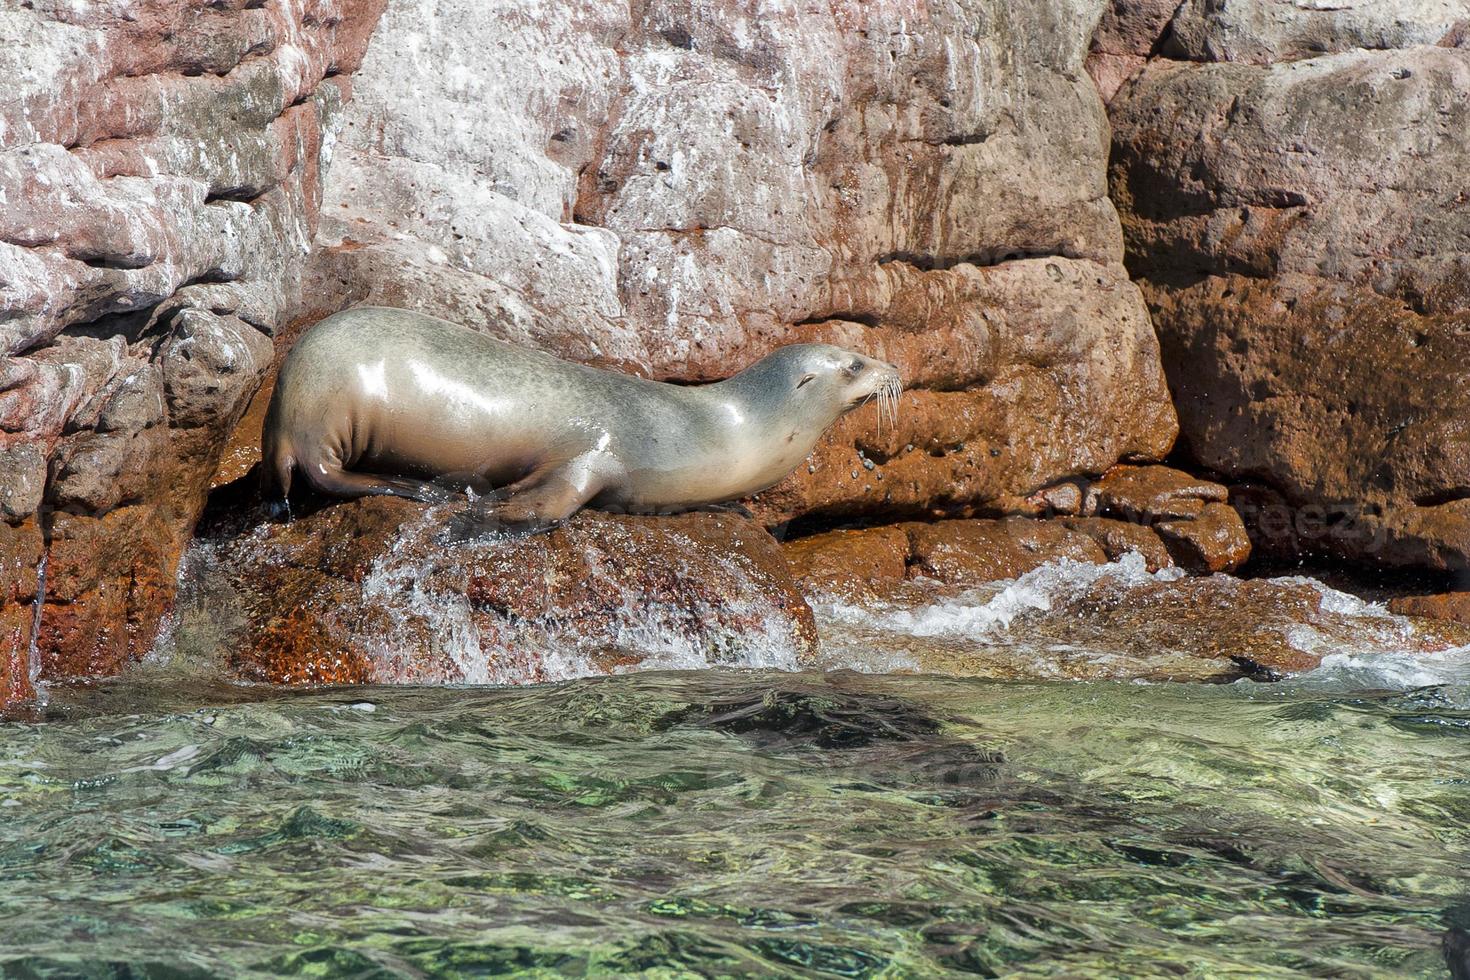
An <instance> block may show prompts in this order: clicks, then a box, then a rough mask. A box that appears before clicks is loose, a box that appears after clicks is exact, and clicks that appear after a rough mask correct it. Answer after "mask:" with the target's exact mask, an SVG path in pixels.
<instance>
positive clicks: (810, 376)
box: [796, 374, 816, 388]
mask: <svg viewBox="0 0 1470 980" xmlns="http://www.w3.org/2000/svg"><path fill="white" fill-rule="evenodd" d="M815 377H816V375H815V374H807V375H803V376H802V379H801V380H800V381H798V382H797V383H796V387H798V388H800V387H801V386H802V385H804V384H806V383H807V382H808V381H811V380H812V379H813V378H815Z"/></svg>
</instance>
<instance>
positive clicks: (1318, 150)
mask: <svg viewBox="0 0 1470 980" xmlns="http://www.w3.org/2000/svg"><path fill="white" fill-rule="evenodd" d="M1401 8H1402V9H1401ZM1277 14H1280V15H1281V16H1280V18H1277V16H1276V15H1277ZM1463 17H1464V11H1463V10H1459V11H1456V10H1455V5H1446V4H1442V3H1438V2H1436V0H1428V2H1425V3H1413V4H1408V5H1395V6H1393V7H1392V9H1391V10H1390V9H1389V8H1381V9H1380V8H1379V7H1376V6H1374V5H1361V6H1351V7H1345V8H1343V9H1341V10H1337V9H1334V10H1330V11H1329V10H1327V9H1326V8H1323V9H1321V10H1317V9H1313V10H1307V9H1306V8H1302V9H1300V10H1298V9H1295V8H1293V9H1287V7H1286V6H1283V5H1279V4H1265V3H1255V2H1252V0H1247V2H1244V3H1241V4H1234V3H1232V4H1231V5H1230V6H1229V8H1228V9H1225V8H1219V9H1216V8H1214V7H1212V6H1210V5H1201V4H1195V3H1190V4H1186V5H1185V6H1184V7H1183V8H1181V11H1180V14H1179V19H1178V20H1176V23H1175V33H1176V37H1177V38H1178V39H1179V42H1180V43H1181V44H1186V43H1187V44H1191V45H1196V47H1195V48H1192V49H1191V56H1195V55H1198V54H1200V53H1202V52H1206V49H1209V50H1208V53H1209V55H1210V57H1230V58H1235V57H1241V58H1249V59H1252V60H1263V59H1264V60H1267V61H1269V60H1271V59H1275V58H1278V57H1294V56H1296V53H1297V52H1298V51H1299V50H1302V49H1301V48H1299V47H1298V41H1302V42H1303V43H1304V44H1305V46H1306V49H1307V50H1310V49H1314V48H1316V47H1319V46H1320V45H1322V44H1326V45H1327V47H1328V48H1329V49H1331V48H1333V47H1336V46H1338V45H1339V43H1341V44H1342V45H1343V46H1347V47H1356V46H1357V45H1358V44H1360V43H1363V44H1367V43H1369V42H1370V41H1372V43H1373V44H1375V45H1376V44H1378V43H1382V44H1386V45H1390V46H1391V45H1394V44H1399V43H1406V44H1407V43H1416V44H1418V43H1423V42H1426V41H1433V39H1435V38H1437V37H1438V36H1439V35H1440V33H1441V32H1443V31H1446V30H1448V28H1447V25H1449V24H1450V23H1451V22H1458V20H1459V19H1462V18H1463ZM1263 18H1264V19H1263ZM1186 22H1189V23H1193V24H1194V25H1195V26H1196V27H1197V28H1198V29H1199V30H1198V31H1197V32H1195V33H1190V32H1189V31H1186V30H1183V29H1182V28H1184V27H1185V25H1186ZM1324 32H1325V33H1324ZM1191 38H1193V39H1194V40H1191ZM1303 39H1304V40H1303ZM1364 39H1368V40H1364ZM1374 39H1376V40H1374ZM1442 40H1443V41H1444V42H1445V43H1449V44H1459V43H1461V41H1462V40H1463V32H1462V31H1460V30H1459V28H1455V29H1454V30H1448V33H1446V34H1445V35H1444V38H1443V39H1442ZM1200 45H1203V47H1200ZM1467 78H1470V51H1467V50H1465V49H1463V48H1455V47H1439V46H1434V47H1431V46H1419V47H1410V48H1406V49H1404V50H1384V51H1362V50H1353V51H1346V52H1344V53H1341V54H1329V55H1325V56H1322V57H1313V58H1309V59H1307V60H1302V61H1295V62H1293V63H1291V64H1273V65H1263V66H1262V65H1250V64H1242V63H1236V62H1232V63H1229V64H1207V65H1179V64H1169V63H1166V62H1159V61H1156V62H1155V63H1152V64H1151V65H1150V66H1149V67H1148V68H1147V69H1146V70H1145V71H1144V72H1143V73H1142V75H1141V76H1140V77H1139V78H1138V79H1137V81H1136V82H1135V83H1134V84H1132V85H1130V86H1129V87H1128V88H1127V89H1126V90H1125V92H1126V96H1120V98H1119V99H1118V100H1115V102H1114V103H1113V104H1112V106H1111V107H1110V108H1111V112H1112V118H1113V122H1114V155H1113V181H1112V186H1113V190H1114V199H1115V200H1116V201H1117V203H1118V205H1119V208H1120V212H1121V215H1122V218H1123V223H1124V228H1125V233H1126V236H1127V240H1128V248H1129V252H1130V256H1131V258H1130V266H1131V268H1133V269H1134V270H1135V271H1136V273H1137V274H1138V275H1139V276H1140V282H1141V285H1142V286H1143V288H1144V291H1145V294H1146V296H1147V298H1148V301H1149V303H1150V307H1151V309H1152V310H1153V314H1154V322H1155V325H1156V326H1157V327H1158V330H1159V334H1160V338H1161V342H1162V343H1163V346H1164V356H1165V366H1166V370H1167V371H1168V372H1169V375H1170V382H1171V387H1172V388H1173V389H1174V391H1175V394H1176V401H1177V404H1178V408H1179V412H1180V418H1181V425H1182V433H1183V440H1182V441H1183V442H1184V444H1185V445H1186V446H1187V448H1188V451H1189V452H1190V453H1191V454H1192V455H1193V456H1194V457H1195V458H1196V459H1197V460H1198V461H1199V462H1200V463H1201V464H1203V465H1204V466H1206V467H1208V468H1209V469H1211V470H1213V471H1215V472H1219V473H1221V474H1223V475H1224V476H1226V477H1227V478H1230V479H1232V480H1241V481H1249V482H1252V483H1255V484H1258V485H1263V486H1266V487H1269V488H1271V489H1272V490H1274V491H1276V492H1277V493H1279V494H1280V497H1281V504H1282V505H1283V506H1284V512H1281V513H1278V512H1277V511H1275V510H1272V511H1270V512H1269V513H1268V515H1267V516H1274V517H1281V518H1282V519H1283V520H1281V521H1275V523H1277V524H1281V523H1283V521H1285V523H1287V524H1289V525H1290V527H1289V528H1288V529H1287V532H1284V533H1282V534H1280V535H1278V537H1279V538H1287V539H1290V540H1292V541H1294V542H1297V543H1298V544H1300V546H1301V547H1303V548H1304V549H1311V550H1316V551H1318V552H1319V553H1325V554H1328V555H1332V556H1337V557H1344V558H1350V559H1355V560H1363V561H1372V562H1377V563H1382V564H1386V565H1398V566H1405V565H1409V566H1414V565H1418V566H1426V567H1429V568H1434V569H1443V570H1459V569H1464V568H1467V567H1470V500H1467V497H1466V493H1467V491H1466V488H1467V487H1470V469H1467V467H1470V462H1467V460H1470V452H1467V451H1466V450H1467V448H1470V447H1467V444H1466V431H1465V426H1464V424H1463V420H1464V418H1465V417H1466V415H1467V413H1470V404H1467V401H1466V397H1467V396H1466V392H1467V391H1470V385H1467V381H1470V377H1467V374H1466V372H1467V367H1466V365H1470V348H1467V346H1466V344H1467V336H1470V319H1467V317H1470V314H1467V312H1466V311H1467V310H1470V259H1467V252H1466V250H1465V249H1464V247H1463V243H1464V241H1465V238H1466V235H1467V234H1470V206H1467V202H1466V200H1465V199H1464V195H1463V194H1461V193H1460V191H1459V189H1458V188H1459V183H1460V181H1459V175H1460V174H1462V173H1463V172H1464V171H1465V169H1466V167H1467V161H1470V137H1467V135H1466V134H1467V133H1470V97H1467V96H1470V88H1467V81H1466V80H1467ZM1181 131H1188V132H1190V133H1198V138H1191V139H1188V140H1180V139H1178V133H1179V132H1181ZM1426 141H1428V142H1426ZM1273 546H1274V545H1273Z"/></svg>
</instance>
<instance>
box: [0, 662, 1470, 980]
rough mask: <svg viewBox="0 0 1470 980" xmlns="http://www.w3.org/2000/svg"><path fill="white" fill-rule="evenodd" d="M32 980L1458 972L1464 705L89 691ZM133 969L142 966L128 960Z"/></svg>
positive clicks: (29, 826)
mask: <svg viewBox="0 0 1470 980" xmlns="http://www.w3.org/2000/svg"><path fill="white" fill-rule="evenodd" d="M49 711H50V714H51V715H52V718H51V720H49V721H46V722H45V723H41V724H37V723H34V721H27V720H17V721H12V722H10V723H7V724H4V725H3V726H0V975H3V976H6V977H11V976H14V977H31V976H74V975H79V974H80V975H89V976H159V977H182V976H192V975H257V976H266V975H302V976H340V977H386V976H424V975H435V976H485V975H495V974H505V973H513V972H520V973H526V974H532V975H535V974H541V975H547V976H561V975H589V976H606V975H626V974H638V975H644V976H650V977H665V976H690V975H708V976H741V975H769V974H784V975H791V976H842V977H879V976H881V977H919V976H933V975H940V974H954V975H958V974H966V973H968V974H972V975H981V976H997V975H1016V976H1056V975H1070V976H1082V977H1097V976H1197V977H1224V976H1241V977H1263V976H1296V975H1303V976H1343V977H1357V976H1363V977H1368V976H1373V977H1380V976H1425V977H1438V976H1444V975H1445V967H1444V960H1443V958H1442V956H1441V954H1440V952H1439V944H1440V941H1441V937H1442V936H1443V934H1444V931H1445V929H1446V928H1447V926H1454V925H1465V924H1470V922H1467V920H1470V869H1467V863H1466V859H1467V855H1470V829H1467V828H1470V765H1467V763H1470V687H1465V686H1455V685H1442V686H1439V687H1433V688H1426V689H1420V690H1415V691H1405V692H1397V693H1342V692H1333V691H1330V690H1318V689H1315V688H1313V687H1312V686H1310V685H1306V686H1303V685H1297V686H1294V687H1284V686H1277V687H1271V686H1259V685H1250V684H1238V685H1230V686H1223V687H1222V686H1214V687H1211V686H1196V685H1156V686H1148V685H1134V684H1110V683H1091V684H1076V683H1051V684H1006V683H996V682H983V681H964V680H943V679H936V678H929V677H902V676H863V675H856V674H846V673H842V674H831V675H826V676H822V675H790V674H762V673H720V672H711V671H704V672H698V673H683V674H635V675H629V676H623V677H615V678H603V679H593V680H581V681H573V682H569V683H565V684H561V685H555V686H547V687H533V688H519V689H446V688H437V689H424V688H369V689H356V690H338V691H321V692H315V693H306V694H300V693H298V694H282V693H278V692H271V691H265V690H258V689H254V690H253V689H240V688H224V687H221V688H201V687H195V686H191V685H189V684H186V683H176V684H170V685H160V684H159V683H158V680H157V678H153V679H149V678H146V677H144V678H140V679H138V680H135V681H131V682H126V683H120V684H113V685H106V686H103V687H99V688H95V689H89V690H81V691H71V692H67V691H58V692H54V694H53V704H52V707H51V709H49ZM120 964H127V965H128V968H127V969H126V970H124V969H123V968H122V967H121V966H119V965H120Z"/></svg>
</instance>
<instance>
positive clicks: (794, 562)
mask: <svg viewBox="0 0 1470 980" xmlns="http://www.w3.org/2000/svg"><path fill="white" fill-rule="evenodd" d="M781 551H782V553H783V554H784V555H785V556H786V561H787V563H788V564H789V565H790V566H791V574H792V575H793V576H794V577H795V578H796V580H797V582H798V583H800V585H801V588H802V591H803V592H805V593H807V594H809V595H811V594H822V595H833V596H839V597H842V598H846V599H862V598H872V597H875V596H877V595H881V594H882V593H883V592H884V591H886V590H887V589H888V588H891V587H892V586H893V585H894V584H895V583H897V582H901V581H903V578H904V575H905V573H906V572H907V570H908V560H909V536H908V534H906V533H905V532H904V530H903V529H902V528H899V527H894V526H891V525H890V526H886V527H875V528H864V529H860V530H852V531H830V532H828V533H826V534H814V535H811V536H810V537H805V538H797V539H796V540H794V541H788V542H786V543H785V544H784V545H783V546H782V549H781Z"/></svg>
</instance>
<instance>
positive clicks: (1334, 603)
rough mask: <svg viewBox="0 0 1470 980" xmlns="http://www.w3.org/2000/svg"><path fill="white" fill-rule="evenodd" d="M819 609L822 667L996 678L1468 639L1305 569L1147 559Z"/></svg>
mask: <svg viewBox="0 0 1470 980" xmlns="http://www.w3.org/2000/svg"><path fill="white" fill-rule="evenodd" d="M816 609H817V612H818V616H819V623H820V627H821V630H822V636H823V657H824V658H825V659H824V662H825V663H826V664H828V665H830V666H840V665H844V664H848V663H851V662H853V661H854V660H856V661H857V662H871V661H872V658H873V656H874V651H881V653H882V656H883V657H884V658H885V660H884V662H885V663H886V664H887V665H888V669H890V670H892V669H910V670H919V671H924V672H933V673H947V674H956V675H961V676H969V677H990V678H998V679H1034V678H1038V677H1046V678H1069V679H1075V680H1101V679H1115V680H1116V679H1134V678H1136V679H1148V680H1188V681H1224V680H1235V679H1239V678H1242V677H1249V678H1252V679H1255V680H1277V679H1280V678H1282V677H1285V676H1287V675H1290V674H1294V673H1298V672H1301V671H1307V670H1311V669H1313V668H1315V667H1317V666H1318V665H1319V664H1320V663H1321V662H1322V660H1323V658H1324V657H1326V656H1328V655H1331V654H1348V655H1353V656H1364V657H1373V656H1381V655H1390V656H1393V657H1402V656H1404V655H1405V654H1413V653H1435V652H1443V651H1446V650H1449V649H1452V648H1456V647H1459V646H1461V645H1463V644H1465V643H1467V642H1470V626H1464V625H1460V624H1457V623H1431V622H1425V621H1419V620H1411V619H1406V618H1403V617H1399V616H1393V615H1388V614H1386V613H1384V612H1383V611H1382V610H1381V608H1378V607H1375V606H1370V605H1368V604H1366V603H1364V602H1362V601H1360V600H1357V599H1355V598H1353V597H1352V596H1348V595H1345V594H1342V593H1337V592H1333V591H1331V590H1328V589H1326V588H1325V587H1322V586H1319V585H1317V584H1315V583H1313V582H1312V581H1310V580H1308V579H1302V578H1282V579H1252V580H1242V579H1238V578H1234V577H1231V576H1228V575H1210V576H1202V577H1190V576H1186V575H1185V574H1184V573H1183V571H1182V570H1181V569H1178V568H1166V569H1163V570H1161V571H1159V572H1157V573H1152V574H1151V573H1150V572H1149V571H1148V570H1147V568H1146V563H1145V561H1144V559H1143V558H1142V556H1141V555H1129V556H1125V557H1124V558H1123V559H1122V560H1120V561H1117V562H1114V563H1110V564H1106V565H1094V564H1077V563H1074V562H1050V563H1047V564H1045V565H1041V566H1039V567H1037V568H1035V569H1033V570H1032V571H1030V572H1028V573H1026V574H1024V575H1022V576H1020V577H1019V578H1015V579H1010V580H1005V581H1000V582H994V583H990V584H987V585H983V586H976V585H975V584H973V583H963V584H959V585H946V584H942V583H938V582H936V581H934V580H932V579H914V580H910V581H908V582H905V583H903V584H902V585H901V586H900V587H898V588H897V589H895V590H892V591H890V592H889V593H888V595H887V596H885V597H884V599H883V600H882V601H878V602H868V603H862V604H858V605H854V604H851V603H843V602H836V603H833V602H828V601H819V602H818V603H817V605H816ZM863 658H866V661H864V660H863Z"/></svg>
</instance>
